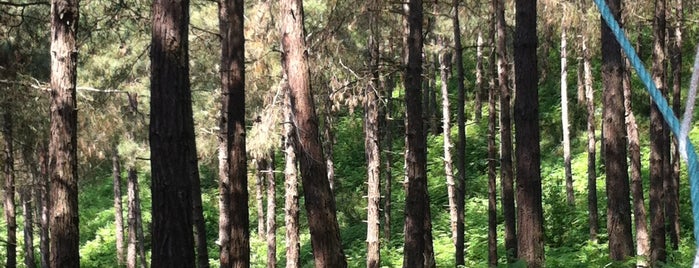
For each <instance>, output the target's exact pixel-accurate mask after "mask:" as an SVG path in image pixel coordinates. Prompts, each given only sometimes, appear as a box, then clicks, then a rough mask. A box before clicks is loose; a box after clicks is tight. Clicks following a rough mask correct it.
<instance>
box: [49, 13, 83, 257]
mask: <svg viewBox="0 0 699 268" xmlns="http://www.w3.org/2000/svg"><path fill="white" fill-rule="evenodd" d="M78 6H79V5H78V0H62V1H59V0H52V1H51V53H50V54H51V108H50V111H51V112H50V118H51V120H50V121H51V138H50V140H49V173H50V175H49V178H50V183H51V187H50V194H49V195H50V197H49V200H51V201H50V202H51V203H50V204H51V210H50V211H51V217H49V229H50V230H51V232H50V234H49V235H50V239H49V241H50V247H51V251H50V260H49V262H50V264H49V265H50V266H51V267H79V266H80V252H79V250H80V234H79V229H78V158H77V156H78V154H77V147H76V146H77V144H78V136H77V134H78V131H77V130H78V114H77V111H78V109H77V104H76V94H75V86H76V79H77V62H78V49H77V46H76V43H77V42H76V41H77V40H76V33H77V28H78V27H77V25H78V17H79V15H78V14H79V8H78Z"/></svg>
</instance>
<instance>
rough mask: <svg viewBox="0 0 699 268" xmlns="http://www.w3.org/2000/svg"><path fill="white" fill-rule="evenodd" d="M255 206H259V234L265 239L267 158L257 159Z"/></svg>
mask: <svg viewBox="0 0 699 268" xmlns="http://www.w3.org/2000/svg"><path fill="white" fill-rule="evenodd" d="M255 165H256V168H257V173H255V207H256V208H257V209H256V210H257V236H258V237H259V238H260V239H265V200H264V198H265V174H264V171H265V169H266V168H267V167H266V165H267V163H266V160H265V159H255Z"/></svg>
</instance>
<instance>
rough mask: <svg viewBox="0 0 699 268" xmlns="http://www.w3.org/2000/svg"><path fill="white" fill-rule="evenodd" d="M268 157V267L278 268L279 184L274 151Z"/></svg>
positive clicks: (266, 173)
mask: <svg viewBox="0 0 699 268" xmlns="http://www.w3.org/2000/svg"><path fill="white" fill-rule="evenodd" d="M265 157H267V165H266V166H267V168H266V169H265V177H267V267H270V268H274V267H277V218H276V217H277V213H276V210H277V203H276V201H277V199H276V195H277V183H276V180H275V178H274V170H275V167H274V151H273V150H270V152H269V154H268V155H266V156H265Z"/></svg>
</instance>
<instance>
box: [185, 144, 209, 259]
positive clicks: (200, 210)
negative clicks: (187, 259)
mask: <svg viewBox="0 0 699 268" xmlns="http://www.w3.org/2000/svg"><path fill="white" fill-rule="evenodd" d="M192 148H196V144H195V142H194V140H192ZM189 157H190V158H189V164H190V165H192V171H191V173H190V176H191V177H190V179H191V180H192V223H193V224H194V246H195V247H196V258H197V267H198V268H208V267H209V248H208V247H207V246H206V223H205V222H204V207H203V205H202V200H201V181H200V178H199V166H198V163H197V152H196V149H194V151H193V152H192V153H190V156H189Z"/></svg>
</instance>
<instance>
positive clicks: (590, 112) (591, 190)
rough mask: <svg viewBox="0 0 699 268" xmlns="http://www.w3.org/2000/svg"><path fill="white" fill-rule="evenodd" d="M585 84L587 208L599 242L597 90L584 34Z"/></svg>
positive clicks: (593, 234) (594, 240)
mask: <svg viewBox="0 0 699 268" xmlns="http://www.w3.org/2000/svg"><path fill="white" fill-rule="evenodd" d="M581 43H582V55H583V69H584V70H583V77H584V78H583V84H584V87H585V106H586V108H587V210H588V214H589V216H588V220H589V223H588V225H589V226H590V228H589V229H590V240H591V241H593V242H597V233H599V213H598V209H597V152H596V151H597V146H596V144H597V141H596V137H595V91H594V89H593V87H592V66H591V64H590V52H589V50H588V48H587V36H586V35H585V33H583V35H582V42H581Z"/></svg>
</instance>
